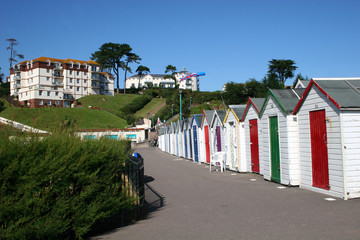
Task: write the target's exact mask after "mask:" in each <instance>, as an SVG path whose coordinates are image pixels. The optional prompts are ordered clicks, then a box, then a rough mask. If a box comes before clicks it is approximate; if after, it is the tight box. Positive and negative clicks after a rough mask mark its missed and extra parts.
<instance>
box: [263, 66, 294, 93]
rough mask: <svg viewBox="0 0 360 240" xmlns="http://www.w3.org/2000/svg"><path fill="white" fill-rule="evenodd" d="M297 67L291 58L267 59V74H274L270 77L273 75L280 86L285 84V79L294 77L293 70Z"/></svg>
mask: <svg viewBox="0 0 360 240" xmlns="http://www.w3.org/2000/svg"><path fill="white" fill-rule="evenodd" d="M296 69H297V67H296V66H295V62H294V61H293V60H290V59H288V60H285V59H273V60H271V61H269V70H268V73H269V74H274V75H272V76H271V77H273V76H274V77H275V78H276V79H277V80H278V81H279V83H280V85H281V86H282V88H284V86H285V81H286V80H287V79H288V78H292V77H294V71H295V70H296Z"/></svg>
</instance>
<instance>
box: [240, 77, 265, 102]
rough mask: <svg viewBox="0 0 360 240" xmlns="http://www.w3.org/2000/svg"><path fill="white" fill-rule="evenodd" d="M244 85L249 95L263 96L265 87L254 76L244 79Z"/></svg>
mask: <svg viewBox="0 0 360 240" xmlns="http://www.w3.org/2000/svg"><path fill="white" fill-rule="evenodd" d="M245 87H246V90H247V94H248V96H249V97H265V96H266V92H267V87H266V86H264V84H262V83H261V82H259V81H257V80H256V79H255V78H250V79H249V80H247V81H246V83H245Z"/></svg>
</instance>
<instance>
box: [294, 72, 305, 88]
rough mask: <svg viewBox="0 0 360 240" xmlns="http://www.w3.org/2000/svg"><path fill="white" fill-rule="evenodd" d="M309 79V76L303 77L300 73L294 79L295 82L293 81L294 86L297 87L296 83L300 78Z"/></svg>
mask: <svg viewBox="0 0 360 240" xmlns="http://www.w3.org/2000/svg"><path fill="white" fill-rule="evenodd" d="M299 79H300V80H309V78H308V76H306V77H303V75H301V73H298V74H297V75H296V77H295V79H294V82H293V88H295V86H296V84H297V81H298V80H299Z"/></svg>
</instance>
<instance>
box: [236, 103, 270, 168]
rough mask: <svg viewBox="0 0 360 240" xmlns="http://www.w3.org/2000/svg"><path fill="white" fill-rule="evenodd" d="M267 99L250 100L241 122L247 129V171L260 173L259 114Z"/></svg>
mask: <svg viewBox="0 0 360 240" xmlns="http://www.w3.org/2000/svg"><path fill="white" fill-rule="evenodd" d="M264 100H265V98H249V100H248V102H247V105H246V109H245V112H244V114H243V116H242V119H241V122H242V123H243V124H244V129H245V149H246V162H247V164H246V165H247V171H248V172H253V173H260V152H259V139H260V137H261V132H260V130H261V127H259V124H260V119H259V113H260V110H261V107H262V106H263V104H264Z"/></svg>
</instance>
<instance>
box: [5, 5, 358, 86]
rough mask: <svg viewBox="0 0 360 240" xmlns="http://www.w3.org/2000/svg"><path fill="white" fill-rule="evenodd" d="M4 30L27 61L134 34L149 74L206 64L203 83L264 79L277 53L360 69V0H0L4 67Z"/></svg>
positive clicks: (333, 71)
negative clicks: (167, 69) (169, 68)
mask: <svg viewBox="0 0 360 240" xmlns="http://www.w3.org/2000/svg"><path fill="white" fill-rule="evenodd" d="M7 38H15V39H17V40H18V42H19V43H20V44H19V45H18V46H17V47H16V49H17V51H18V52H19V53H22V54H24V55H25V59H26V60H30V59H34V58H37V57H40V56H47V57H54V58H63V59H66V58H73V59H79V60H89V58H90V55H91V53H93V52H94V51H96V50H98V48H99V47H100V46H101V45H102V44H103V43H106V42H115V43H128V44H129V45H130V46H131V47H132V48H133V51H134V52H135V53H137V54H138V55H140V57H141V58H142V61H141V64H142V65H145V66H147V67H149V68H150V70H151V73H164V70H165V67H166V66H167V65H168V64H172V65H174V66H176V67H177V68H178V70H180V69H182V68H183V67H186V68H187V70H189V71H191V72H206V76H204V77H202V78H201V79H200V90H202V91H215V90H220V89H221V88H222V85H223V84H224V83H226V82H229V81H233V82H239V83H240V82H246V81H247V80H248V79H249V78H255V79H257V80H261V79H262V78H263V77H264V76H265V74H266V72H267V69H268V62H269V61H270V60H271V59H292V60H294V61H295V63H296V66H298V69H297V71H296V73H302V75H304V76H308V77H309V78H312V77H360V1H358V0H352V1H350V0H339V1H332V0H321V1H319V0H273V1H271V0H246V1H245V0H234V1H233V0H219V1H215V0H204V1H202V0H201V1H200V0H182V1H180V0H170V1H169V0H161V1H160V0H151V1H150V0H139V1H122V0H119V1H115V0H114V1H108V0H102V1H99V0H87V1H85V0H83V1H75V0H73V1H48V0H46V1H45V0H44V1H43V0H33V1H28V0H26V1H25V0H17V1H13V0H11V1H9V0H1V1H0V67H1V68H2V70H1V71H2V72H3V73H5V75H9V71H8V68H9V62H8V58H9V52H8V51H7V50H6V47H7V45H8V42H6V41H5V39H7ZM136 67H137V66H136V65H133V66H132V68H133V70H135V69H136ZM120 79H123V73H122V75H121V78H120ZM292 82H293V80H288V81H287V84H292ZM120 87H123V85H122V84H120Z"/></svg>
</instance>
